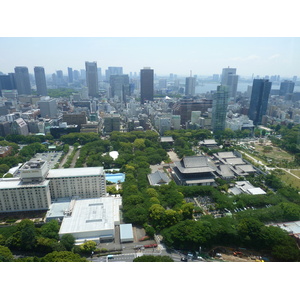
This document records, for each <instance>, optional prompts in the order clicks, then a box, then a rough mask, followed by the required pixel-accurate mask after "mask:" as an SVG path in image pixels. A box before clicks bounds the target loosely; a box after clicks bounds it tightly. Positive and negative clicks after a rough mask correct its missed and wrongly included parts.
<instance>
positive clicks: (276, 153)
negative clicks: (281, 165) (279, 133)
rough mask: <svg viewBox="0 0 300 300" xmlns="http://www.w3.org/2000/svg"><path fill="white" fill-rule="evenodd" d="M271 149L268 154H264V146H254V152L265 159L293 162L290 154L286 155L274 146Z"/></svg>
mask: <svg viewBox="0 0 300 300" xmlns="http://www.w3.org/2000/svg"><path fill="white" fill-rule="evenodd" d="M272 148H273V149H272V150H271V151H270V152H264V151H263V149H264V146H261V145H258V144H256V145H255V150H256V151H258V152H259V154H260V155H265V156H266V157H268V158H272V159H274V160H287V161H293V160H294V157H293V156H292V155H291V154H289V153H287V152H286V151H284V150H282V149H280V148H278V147H275V146H272Z"/></svg>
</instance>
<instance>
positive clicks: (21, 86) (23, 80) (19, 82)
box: [15, 67, 31, 95]
mask: <svg viewBox="0 0 300 300" xmlns="http://www.w3.org/2000/svg"><path fill="white" fill-rule="evenodd" d="M15 81H16V86H17V90H18V94H19V95H31V86H30V80H29V73H28V68H27V67H15Z"/></svg>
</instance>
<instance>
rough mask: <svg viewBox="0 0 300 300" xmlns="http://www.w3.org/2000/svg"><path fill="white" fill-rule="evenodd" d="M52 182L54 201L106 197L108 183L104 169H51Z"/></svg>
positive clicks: (49, 178) (49, 173) (51, 190)
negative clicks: (66, 198)
mask: <svg viewBox="0 0 300 300" xmlns="http://www.w3.org/2000/svg"><path fill="white" fill-rule="evenodd" d="M47 179H48V180H49V181H50V184H49V188H50V195H51V198H52V199H57V198H65V197H74V196H78V197H79V198H97V197H104V196H105V195H106V181H105V173H104V170H103V167H92V168H69V169H51V170H49V172H48V175H47Z"/></svg>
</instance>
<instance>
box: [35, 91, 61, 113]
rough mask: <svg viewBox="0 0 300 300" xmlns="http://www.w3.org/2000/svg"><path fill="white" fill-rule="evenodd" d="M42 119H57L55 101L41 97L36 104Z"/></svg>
mask: <svg viewBox="0 0 300 300" xmlns="http://www.w3.org/2000/svg"><path fill="white" fill-rule="evenodd" d="M38 106H39V108H40V113H41V117H42V118H56V117H57V113H58V112H57V104H56V99H51V98H50V97H48V96H47V97H41V100H40V101H39V102H38Z"/></svg>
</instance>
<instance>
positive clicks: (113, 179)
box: [105, 173, 125, 183]
mask: <svg viewBox="0 0 300 300" xmlns="http://www.w3.org/2000/svg"><path fill="white" fill-rule="evenodd" d="M105 177H106V180H108V181H111V182H114V183H117V182H118V181H120V182H124V180H125V174H124V173H116V174H105Z"/></svg>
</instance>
